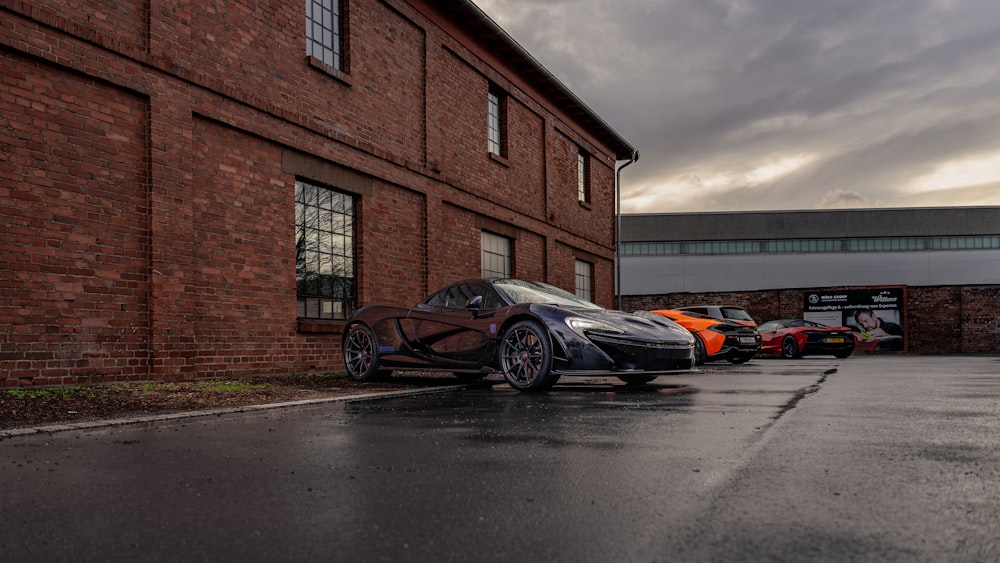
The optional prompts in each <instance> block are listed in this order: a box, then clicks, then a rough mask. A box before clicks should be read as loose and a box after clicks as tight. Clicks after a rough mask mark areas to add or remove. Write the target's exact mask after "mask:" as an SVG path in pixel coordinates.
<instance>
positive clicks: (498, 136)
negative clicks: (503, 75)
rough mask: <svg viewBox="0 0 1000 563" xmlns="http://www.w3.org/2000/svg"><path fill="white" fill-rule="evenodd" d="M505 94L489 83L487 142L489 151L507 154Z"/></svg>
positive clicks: (503, 155) (501, 154)
mask: <svg viewBox="0 0 1000 563" xmlns="http://www.w3.org/2000/svg"><path fill="white" fill-rule="evenodd" d="M506 107H507V94H506V93H504V91H503V90H501V89H500V88H499V87H498V86H496V85H492V84H491V85H490V90H489V93H488V94H487V112H486V114H487V119H486V124H487V128H486V131H487V144H488V150H489V152H490V153H492V154H495V155H497V156H502V157H506V156H507V146H506V145H507V135H506V127H507V124H506V121H507V109H506Z"/></svg>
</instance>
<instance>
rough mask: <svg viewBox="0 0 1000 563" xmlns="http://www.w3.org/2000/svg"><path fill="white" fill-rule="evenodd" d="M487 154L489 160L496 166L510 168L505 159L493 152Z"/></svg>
mask: <svg viewBox="0 0 1000 563" xmlns="http://www.w3.org/2000/svg"><path fill="white" fill-rule="evenodd" d="M488 154H489V155H490V160H492V161H493V162H496V163H497V164H499V165H501V166H504V167H507V168H510V161H508V160H507V159H506V158H504V157H502V156H500V155H498V154H497V153H495V152H491V153H488Z"/></svg>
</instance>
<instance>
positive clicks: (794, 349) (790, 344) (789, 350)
mask: <svg viewBox="0 0 1000 563" xmlns="http://www.w3.org/2000/svg"><path fill="white" fill-rule="evenodd" d="M781 355H782V356H783V357H785V358H798V357H799V356H800V355H801V352H799V345H798V344H796V343H795V338H793V337H791V336H786V337H785V339H784V340H782V341H781Z"/></svg>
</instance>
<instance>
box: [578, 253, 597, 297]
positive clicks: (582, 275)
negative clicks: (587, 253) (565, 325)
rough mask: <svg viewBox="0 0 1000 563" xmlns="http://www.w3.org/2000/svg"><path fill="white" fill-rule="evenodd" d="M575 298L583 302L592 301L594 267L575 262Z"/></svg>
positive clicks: (581, 261)
mask: <svg viewBox="0 0 1000 563" xmlns="http://www.w3.org/2000/svg"><path fill="white" fill-rule="evenodd" d="M576 296H577V297H579V298H580V299H583V300H585V301H593V300H594V265H593V264H591V263H590V262H584V261H583V260H577V261H576Z"/></svg>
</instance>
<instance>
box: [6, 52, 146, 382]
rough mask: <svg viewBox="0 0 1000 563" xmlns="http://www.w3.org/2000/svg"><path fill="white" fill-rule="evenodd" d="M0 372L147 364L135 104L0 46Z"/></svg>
mask: <svg viewBox="0 0 1000 563" xmlns="http://www.w3.org/2000/svg"><path fill="white" fill-rule="evenodd" d="M0 75H3V88H4V95H0V115H2V118H3V123H4V125H3V127H2V128H0V145H2V146H3V154H2V156H0V160H3V161H4V162H3V164H2V165H0V180H2V184H0V217H2V220H0V325H2V326H3V327H4V329H3V331H2V332H0V370H2V371H0V373H2V374H3V377H4V378H6V379H8V380H9V381H12V382H15V383H16V384H19V385H29V384H35V383H56V384H61V383H72V382H75V381H76V380H78V379H81V378H82V379H86V378H90V377H92V376H101V375H103V374H109V373H113V374H114V377H115V378H118V379H134V378H137V377H141V376H145V374H146V373H147V371H148V367H149V366H148V360H147V357H148V352H147V347H146V341H147V338H146V337H147V335H148V330H149V319H148V316H147V296H148V292H149V285H148V280H147V278H146V275H145V274H146V268H147V267H148V264H149V262H148V259H149V244H150V241H149V225H148V221H149V219H148V212H149V201H148V199H147V194H146V188H145V186H146V183H147V179H146V169H147V166H146V163H147V160H146V154H145V141H144V140H145V137H146V134H147V131H146V126H145V121H144V115H145V112H146V100H144V99H143V98H142V97H140V96H136V95H133V94H130V93H128V92H126V91H123V90H121V89H118V88H115V87H113V86H111V85H109V84H105V83H101V82H95V81H93V80H88V79H87V78H86V77H84V76H81V75H77V74H66V73H60V72H58V71H57V70H56V69H54V68H52V67H51V66H50V65H48V64H46V63H44V62H39V61H37V60H34V59H31V58H26V57H23V56H20V55H17V54H11V53H7V52H4V53H0Z"/></svg>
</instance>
